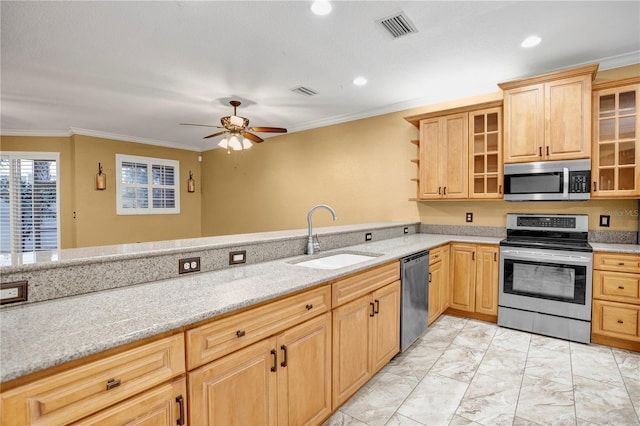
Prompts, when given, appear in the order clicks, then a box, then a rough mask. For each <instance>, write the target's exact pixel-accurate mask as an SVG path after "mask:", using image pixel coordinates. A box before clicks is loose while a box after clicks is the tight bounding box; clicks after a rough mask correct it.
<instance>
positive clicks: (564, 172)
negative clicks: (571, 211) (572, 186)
mask: <svg viewBox="0 0 640 426" xmlns="http://www.w3.org/2000/svg"><path fill="white" fill-rule="evenodd" d="M562 176H563V178H564V179H563V184H564V188H562V198H566V199H568V198H569V168H567V167H564V168H563V169H562Z"/></svg>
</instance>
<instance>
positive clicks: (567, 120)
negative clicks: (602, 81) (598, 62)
mask: <svg viewBox="0 0 640 426" xmlns="http://www.w3.org/2000/svg"><path fill="white" fill-rule="evenodd" d="M589 117H591V75H585V76H581V77H572V78H565V79H561V80H558V81H552V82H549V83H546V84H545V146H544V151H543V155H544V156H545V157H546V158H545V159H547V160H563V159H575V158H589V157H590V156H591V127H590V124H589Z"/></svg>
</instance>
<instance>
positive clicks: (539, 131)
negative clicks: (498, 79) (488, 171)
mask: <svg viewBox="0 0 640 426" xmlns="http://www.w3.org/2000/svg"><path fill="white" fill-rule="evenodd" d="M544 131H545V125H544V85H543V84H535V85H531V86H526V87H520V88H517V89H511V90H508V91H505V93H504V162H505V163H522V162H527V161H540V160H541V159H542V146H543V145H544V142H543V141H544Z"/></svg>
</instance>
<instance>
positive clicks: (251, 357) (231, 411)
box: [189, 338, 279, 426]
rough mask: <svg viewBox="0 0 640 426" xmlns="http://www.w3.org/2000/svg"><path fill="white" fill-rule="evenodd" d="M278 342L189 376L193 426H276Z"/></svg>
mask: <svg viewBox="0 0 640 426" xmlns="http://www.w3.org/2000/svg"><path fill="white" fill-rule="evenodd" d="M275 340H276V339H275V338H271V339H265V340H262V341H260V342H258V343H254V344H253V345H251V346H248V347H246V348H244V349H241V350H239V351H236V352H234V353H232V354H230V355H227V356H225V357H224V358H220V359H219V360H217V361H214V362H211V363H209V364H206V365H204V366H202V367H200V368H198V369H196V370H193V371H192V372H190V373H189V421H190V424H192V425H199V426H202V425H225V426H227V425H267V424H275V423H276V409H277V394H276V392H277V379H276V369H277V367H278V365H279V364H277V359H276V358H277V354H278V352H276V350H275V349H276V341H275Z"/></svg>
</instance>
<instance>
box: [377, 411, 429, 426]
mask: <svg viewBox="0 0 640 426" xmlns="http://www.w3.org/2000/svg"><path fill="white" fill-rule="evenodd" d="M385 426H423V424H422V423H420V422H417V421H415V420H413V419H410V418H409V417H405V416H403V415H402V414H398V413H396V414H394V415H393V416H391V418H390V419H389V421H388V422H387V424H386V425H385Z"/></svg>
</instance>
